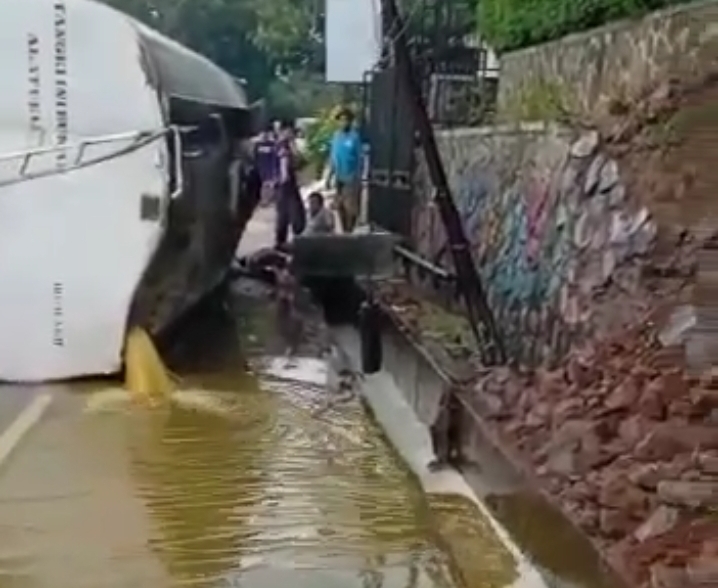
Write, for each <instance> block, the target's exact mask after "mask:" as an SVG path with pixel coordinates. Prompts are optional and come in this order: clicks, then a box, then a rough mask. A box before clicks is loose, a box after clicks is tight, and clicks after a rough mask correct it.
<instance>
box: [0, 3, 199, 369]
mask: <svg viewBox="0 0 718 588" xmlns="http://www.w3.org/2000/svg"><path fill="white" fill-rule="evenodd" d="M141 31H143V34H145V35H149V36H151V37H152V38H154V39H155V41H156V42H159V41H161V40H162V38H161V37H160V36H159V35H156V34H154V33H152V32H151V31H148V30H147V29H144V28H143V27H141V26H140V25H138V24H137V23H136V22H135V21H133V20H132V19H130V18H129V17H127V16H125V15H123V14H122V13H119V12H116V11H114V10H113V9H111V8H109V7H107V6H105V5H103V4H100V3H97V2H94V1H92V0H3V5H2V18H1V19H0V76H1V77H2V82H3V83H2V91H1V92H0V380H4V381H23V382H41V381H51V380H58V379H66V378H74V377H81V376H88V375H96V374H107V373H113V372H116V371H117V370H118V369H119V368H120V367H121V356H122V349H123V341H124V335H125V330H126V323H127V317H128V312H129V310H130V306H131V304H132V300H133V296H134V295H135V292H136V290H137V288H138V284H139V283H140V281H141V279H142V276H143V272H144V271H145V269H146V267H147V265H148V263H149V261H150V260H151V258H152V256H153V254H154V252H155V250H156V249H157V247H158V244H159V243H160V241H161V239H162V236H163V233H164V231H165V225H166V222H165V221H166V218H165V216H166V208H165V205H166V204H167V202H168V199H169V197H170V194H169V191H170V187H169V177H170V167H171V162H170V157H169V153H168V141H167V140H166V138H167V125H168V123H167V121H166V120H165V118H166V115H165V110H166V109H165V108H163V100H165V98H164V97H163V96H162V95H161V94H160V92H159V91H158V88H157V85H156V83H153V82H152V81H151V78H152V75H151V71H150V70H151V68H150V67H148V62H147V57H146V55H145V51H144V49H143V43H142V42H141V39H140V32H141ZM166 48H169V49H170V50H171V51H174V50H178V48H179V46H178V45H176V44H172V43H171V42H169V41H168V42H167V43H166ZM181 51H186V50H184V49H183V48H181ZM186 54H187V55H189V54H190V52H189V51H186ZM191 55H194V54H191ZM193 58H194V57H193ZM197 58H198V59H201V58H199V57H197ZM205 65H206V64H205ZM138 133H145V135H144V137H145V138H144V139H143V140H142V141H140V142H139V143H137V135H138ZM83 143H84V145H83ZM137 144H139V145H142V146H141V147H139V148H132V149H128V150H126V151H125V148H127V147H128V146H131V145H135V147H136V145H137ZM44 148H46V149H44ZM33 150H34V151H33ZM28 151H31V152H32V155H31V156H30V157H26V154H27V152H28ZM118 152H119V153H118ZM105 156H106V157H105ZM148 201H152V202H159V203H160V207H159V210H160V212H159V213H158V214H156V215H154V216H152V215H147V214H144V213H142V210H143V205H146V204H147V202H148Z"/></svg>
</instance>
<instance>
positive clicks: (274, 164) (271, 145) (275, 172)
mask: <svg viewBox="0 0 718 588" xmlns="http://www.w3.org/2000/svg"><path fill="white" fill-rule="evenodd" d="M254 161H255V164H256V166H257V170H258V171H259V177H261V178H262V203H263V205H265V206H266V205H267V204H269V202H270V201H271V200H274V199H275V198H276V188H277V182H278V180H279V154H278V150H277V140H276V139H275V137H274V134H273V133H272V131H271V130H266V131H264V132H263V133H262V134H261V135H260V136H259V140H258V141H257V142H256V143H255V145H254Z"/></svg>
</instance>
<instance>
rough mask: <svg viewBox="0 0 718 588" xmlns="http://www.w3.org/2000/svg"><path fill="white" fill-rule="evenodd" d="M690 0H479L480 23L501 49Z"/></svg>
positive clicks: (544, 39)
mask: <svg viewBox="0 0 718 588" xmlns="http://www.w3.org/2000/svg"><path fill="white" fill-rule="evenodd" d="M687 1H689V0H479V3H478V24H479V29H480V32H481V34H482V36H483V38H484V39H485V40H486V41H487V42H488V43H489V44H490V45H491V46H492V47H493V48H495V50H497V51H512V50H515V49H520V48H522V47H528V46H530V45H535V44H538V43H543V42H546V41H551V40H554V39H558V38H559V37H562V36H564V35H567V34H569V33H573V32H577V31H584V30H587V29H590V28H593V27H597V26H600V25H603V24H606V23H608V22H611V21H614V20H618V19H621V18H628V17H634V16H638V15H641V14H644V13H646V12H649V11H651V10H657V9H659V8H664V7H667V6H670V5H674V4H682V3H685V2H687Z"/></svg>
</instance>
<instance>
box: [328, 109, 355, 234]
mask: <svg viewBox="0 0 718 588" xmlns="http://www.w3.org/2000/svg"><path fill="white" fill-rule="evenodd" d="M339 119H340V121H341V128H340V129H339V130H337V131H336V132H335V133H334V136H333V137H332V142H331V146H330V151H329V176H328V178H327V188H329V187H330V185H331V181H332V179H334V180H335V182H336V188H337V190H336V205H337V209H338V212H339V222H340V223H341V226H342V231H343V232H345V233H351V232H352V231H353V230H354V226H355V225H356V222H357V218H358V217H359V208H360V205H361V175H362V142H361V137H360V136H359V133H358V132H357V131H356V129H355V128H354V115H353V114H352V112H351V111H350V110H349V109H346V108H345V109H343V110H342V111H341V112H340V113H339Z"/></svg>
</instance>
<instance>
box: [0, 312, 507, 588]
mask: <svg viewBox="0 0 718 588" xmlns="http://www.w3.org/2000/svg"><path fill="white" fill-rule="evenodd" d="M245 326H246V325H245ZM133 354H134V355H133ZM264 363H266V362H264ZM270 363H271V361H270ZM128 364H130V365H129V369H128V374H127V381H126V387H125V388H119V387H118V388H106V387H102V386H98V385H95V384H91V385H85V386H83V389H82V390H81V391H80V392H81V393H79V394H78V387H77V386H75V387H74V388H72V389H70V388H67V389H64V390H58V391H57V394H56V396H55V402H54V403H53V405H52V406H51V409H50V410H49V414H48V415H47V416H46V418H45V420H44V422H43V424H42V426H41V427H38V428H37V430H36V431H35V432H34V433H33V434H32V435H31V436H30V437H29V438H28V439H27V440H26V441H25V444H24V447H23V450H22V451H20V452H18V453H17V454H16V455H15V456H14V457H13V459H12V461H11V462H9V463H8V464H5V467H4V468H3V472H2V476H0V587H2V588H46V587H47V588H85V587H86V588H102V587H107V588H124V587H127V588H164V587H167V588H174V587H178V588H179V587H192V588H194V587H196V588H210V587H212V588H215V587H221V586H227V587H229V586H236V587H240V586H241V587H246V588H255V587H256V588H285V587H286V586H287V585H290V584H291V586H292V588H334V587H337V588H340V587H341V588H345V587H346V588H351V587H357V588H458V587H459V586H467V587H469V588H501V587H503V586H506V585H507V584H510V583H511V581H512V579H513V562H512V561H511V560H510V557H509V556H508V554H507V553H506V552H505V550H504V549H503V548H502V547H501V546H500V545H499V542H498V540H497V539H496V537H495V535H494V534H493V532H492V531H491V530H490V529H488V528H486V527H487V525H486V523H485V522H483V519H481V517H480V516H479V515H478V514H477V513H475V512H474V510H475V507H474V505H472V504H470V503H468V501H463V500H454V499H452V498H446V497H444V498H430V500H429V501H428V502H427V500H426V498H425V497H424V496H423V495H422V493H421V490H420V488H419V486H418V484H417V483H416V480H415V479H414V478H413V476H412V475H411V473H410V472H409V471H408V470H407V469H406V468H405V466H404V464H403V462H402V461H401V460H400V458H399V457H398V455H397V454H396V453H395V452H394V450H393V449H392V448H391V447H390V445H389V444H388V442H387V441H386V439H385V437H384V436H383V434H382V432H381V431H380V429H379V427H378V426H377V425H376V423H375V422H374V421H373V420H371V419H370V418H368V416H367V414H366V411H365V410H364V408H363V407H362V406H361V405H360V403H359V401H358V400H354V401H352V402H348V403H347V402H343V403H341V404H337V405H331V404H328V403H327V390H326V389H325V388H324V387H322V386H319V385H316V384H312V383H310V382H304V383H302V382H300V381H297V380H294V381H292V380H289V379H281V378H276V377H269V376H267V375H264V376H263V375H262V374H261V373H259V375H256V374H254V373H251V372H250V371H249V370H244V369H238V367H237V366H240V365H243V362H242V361H240V360H239V358H231V359H230V364H231V365H230V367H229V368H227V369H224V368H223V369H222V370H216V369H215V370H213V371H211V372H200V373H199V374H195V375H190V376H185V377H184V378H183V379H182V380H181V381H178V380H177V379H176V378H174V377H172V376H171V374H170V373H169V372H168V371H167V370H166V369H165V368H164V366H163V365H162V362H161V360H160V358H159V355H157V352H156V350H155V349H154V346H153V345H152V342H151V340H150V339H149V338H148V337H147V335H146V334H144V333H142V332H134V333H133V334H131V336H130V341H129V342H128ZM262 364H263V361H262V360H261V358H260V361H258V362H257V365H262ZM314 365H316V360H314ZM133 366H134V367H133ZM295 367H296V368H297V370H298V371H301V368H302V361H301V360H299V361H298V363H297V364H296V366H295ZM88 388H89V389H88ZM437 521H438V522H439V526H438V528H437V526H436V524H437ZM437 531H438V532H437ZM447 537H448V538H449V540H448V543H447V540H446V538H447ZM449 553H453V554H455V556H457V557H453V556H452V557H450V556H449ZM457 564H458V565H457Z"/></svg>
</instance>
